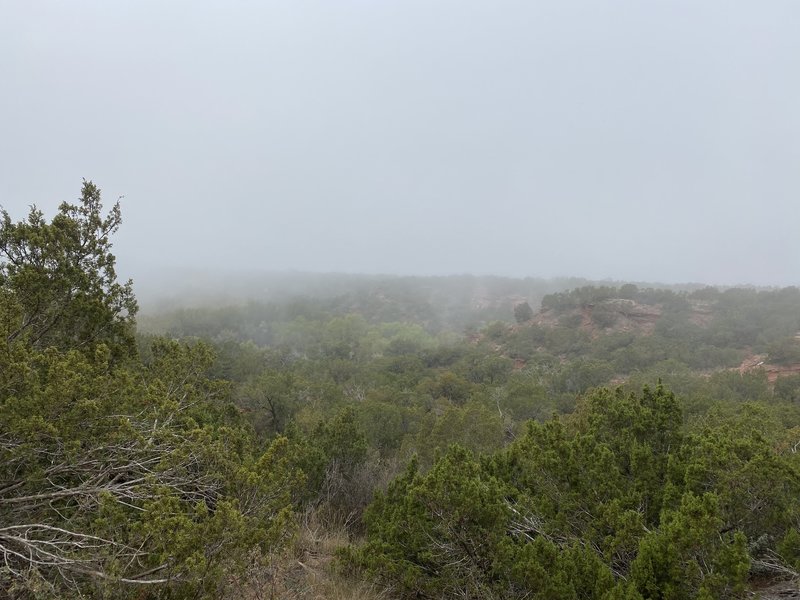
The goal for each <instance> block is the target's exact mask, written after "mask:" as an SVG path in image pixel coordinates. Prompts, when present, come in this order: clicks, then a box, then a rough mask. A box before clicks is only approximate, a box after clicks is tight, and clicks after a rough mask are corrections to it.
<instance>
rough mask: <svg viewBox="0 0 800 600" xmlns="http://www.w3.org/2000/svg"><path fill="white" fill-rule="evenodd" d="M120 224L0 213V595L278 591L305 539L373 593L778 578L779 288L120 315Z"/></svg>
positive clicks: (701, 589) (782, 441) (783, 569)
mask: <svg viewBox="0 0 800 600" xmlns="http://www.w3.org/2000/svg"><path fill="white" fill-rule="evenodd" d="M119 223H120V213H119V208H118V206H114V207H112V209H111V210H110V211H109V212H108V214H106V215H104V214H103V212H102V206H101V203H100V196H99V191H98V190H97V188H96V187H94V186H93V185H92V184H91V183H86V184H85V185H84V188H83V193H82V197H81V199H80V202H79V203H78V204H76V205H70V204H65V205H62V207H61V209H60V211H59V214H58V215H57V216H56V217H55V218H54V219H53V220H52V221H51V222H47V221H45V220H44V217H43V215H42V214H41V213H39V212H38V211H36V210H33V211H32V212H31V214H30V215H29V217H28V219H27V220H26V221H23V222H21V223H14V222H13V221H12V220H11V218H10V216H9V215H7V214H5V213H4V214H3V223H2V233H1V234H0V265H1V266H2V270H1V271H0V327H1V328H2V331H3V343H2V346H1V347H0V554H2V558H3V561H2V562H1V563H0V588H1V589H3V590H4V591H3V592H0V597H3V596H2V594H5V596H6V597H9V598H48V597H64V596H78V595H79V594H82V595H84V596H87V597H114V598H118V597H122V598H124V597H131V598H134V597H135V598H200V597H207V598H218V597H225V596H226V595H229V596H232V597H238V596H241V595H243V594H251V595H254V596H255V597H259V596H258V595H259V594H260V597H270V594H271V595H272V597H277V596H278V595H280V596H283V597H298V598H299V597H303V596H302V594H303V593H304V592H303V589H305V588H304V587H303V586H304V584H303V583H302V577H300V576H299V575H298V574H297V572H296V571H293V570H292V568H290V567H292V566H293V565H296V564H300V565H302V566H303V569H304V570H303V571H302V572H303V573H305V572H307V571H308V570H309V569H310V567H308V564H307V563H308V561H307V560H306V558H305V557H304V556H299V558H298V555H299V554H300V555H302V553H303V552H305V550H303V548H305V547H306V545H307V542H308V539H310V538H309V535H310V533H309V532H312V531H313V532H314V535H313V536H311V537H313V538H314V539H315V540H319V538H320V536H321V535H322V534H320V531H323V532H324V531H327V532H329V533H330V536H331V539H334V538H335V539H336V540H337V541H336V543H335V544H333V543H331V544H329V546H330V547H329V548H328V550H327V552H328V554H331V553H332V551H333V546H337V547H339V558H338V559H337V560H336V561H335V565H336V566H335V568H334V567H332V566H330V567H325V568H324V569H323V570H324V573H325V574H326V575H325V577H328V578H329V580H330V581H329V583H330V582H333V581H336V582H339V583H337V584H336V585H340V584H341V585H342V586H344V588H346V587H347V586H348V585H351V586H354V585H355V584H354V583H352V582H355V581H370V582H372V584H371V585H375V586H378V587H379V588H380V589H385V590H386V591H385V592H384V595H386V594H388V596H389V597H409V598H412V597H413V598H441V597H472V598H598V599H600V598H605V599H607V600H611V599H615V598H619V599H623V598H625V599H629V600H633V599H636V598H642V599H645V598H654V599H665V600H667V599H669V600H678V599H682V598H736V597H740V596H742V594H743V593H744V591H745V590H746V589H747V587H748V586H749V585H751V583H752V582H753V581H756V580H761V579H764V580H771V579H776V578H780V577H791V576H797V572H798V570H800V512H798V511H800V501H799V500H798V498H800V494H799V492H800V489H798V486H800V472H799V471H798V470H799V469H800V462H798V461H799V459H798V450H799V449H800V447H799V446H798V444H800V404H798V402H799V399H800V375H798V374H794V375H793V374H791V373H792V369H793V368H794V366H795V365H797V363H798V362H800V359H799V358H798V356H799V355H800V341H799V340H798V339H797V333H798V331H800V292H799V291H798V290H797V289H796V288H787V289H783V290H750V289H731V290H724V291H723V290H717V289H714V288H698V287H695V288H692V289H686V290H679V289H672V290H664V289H651V288H640V287H637V286H634V285H630V284H626V285H622V286H621V287H613V286H608V285H606V286H595V287H591V286H582V287H575V288H574V289H572V291H558V285H556V284H553V283H552V282H551V283H544V282H537V281H535V280H530V281H526V282H525V283H524V284H520V283H516V284H514V283H513V281H510V280H503V279H499V278H498V279H495V280H481V281H480V284H479V287H480V294H481V298H482V300H481V302H480V303H478V304H475V303H474V295H475V293H476V292H475V288H476V283H475V281H474V280H471V279H469V278H455V279H452V278H451V279H448V278H441V279H432V280H425V279H420V278H408V279H400V278H393V279H388V280H386V281H382V282H377V283H376V281H374V280H367V281H366V283H365V282H364V281H361V282H360V283H359V287H357V288H356V289H353V290H348V289H346V287H347V286H343V284H341V282H340V283H339V284H337V285H339V286H340V287H342V286H343V287H342V289H341V293H336V294H331V293H328V294H320V295H317V296H307V295H306V296H293V297H286V298H280V299H272V300H270V301H269V302H265V303H258V302H250V303H248V304H244V305H241V306H230V307H216V308H208V307H195V308H192V309H188V308H184V309H177V310H174V311H169V312H163V313H159V314H153V315H150V316H149V317H148V318H147V319H146V324H147V327H146V328H145V330H146V333H145V332H141V331H140V332H137V331H136V329H135V318H136V314H137V305H136V301H135V299H134V296H133V293H132V288H131V286H130V284H120V283H118V282H117V281H116V275H115V273H114V258H113V256H112V255H111V254H110V243H109V239H110V235H111V234H113V232H114V231H115V230H116V228H117V227H118V226H119ZM334 287H336V286H335V285H334ZM554 288H556V289H554ZM337 289H338V288H337ZM561 289H562V290H563V288H561ZM550 292H555V293H550ZM459 294H461V296H459ZM540 298H541V305H542V309H543V310H542V311H541V312H540V313H538V314H533V311H531V310H528V309H526V308H525V306H524V304H523V303H524V302H529V303H535V304H538V302H537V301H538V300H539V299H540ZM528 308H529V307H528ZM163 335H166V337H162V336H163ZM753 356H755V357H761V358H762V360H760V361H757V362H764V363H767V364H768V365H774V366H776V368H778V367H780V368H782V369H784V370H785V373H784V372H782V376H781V377H778V378H777V380H775V378H774V377H771V378H770V377H769V376H768V373H767V372H766V371H765V370H764V368H763V366H762V365H758V364H755V365H754V368H752V369H748V370H742V372H740V371H739V370H737V369H734V368H733V367H736V366H738V365H739V364H740V363H742V361H743V360H744V359H746V358H748V357H753ZM303 561H305V562H303ZM348 582H349V583H348ZM331 585H333V584H331ZM344 588H342V589H344ZM309 589H310V588H309ZM326 589H327V590H328V591H326V592H325V593H326V594H333V592H331V591H330V589H328V588H326ZM359 589H362V590H364V589H373V590H374V589H375V588H364V587H362V588H359ZM337 593H338V594H339V595H341V596H342V597H346V595H345V594H344V592H341V589H340V591H339V592H337ZM365 593H366V592H365ZM371 593H372V592H371ZM362 597H364V596H362Z"/></svg>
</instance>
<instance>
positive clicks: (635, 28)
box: [0, 0, 800, 285]
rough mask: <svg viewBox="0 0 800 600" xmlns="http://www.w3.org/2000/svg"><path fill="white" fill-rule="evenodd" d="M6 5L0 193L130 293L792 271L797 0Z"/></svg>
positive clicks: (0, 40)
mask: <svg viewBox="0 0 800 600" xmlns="http://www.w3.org/2000/svg"><path fill="white" fill-rule="evenodd" d="M0 5H2V19H0V85H2V94H0V204H1V205H2V206H3V207H4V208H5V209H7V210H8V211H9V212H11V213H12V215H13V216H15V217H16V218H21V217H22V215H23V214H24V212H25V211H26V210H27V206H28V205H30V204H33V203H35V204H37V205H39V206H40V207H42V208H43V209H45V210H46V211H48V212H50V213H52V211H54V210H55V207H56V206H57V204H58V203H59V202H60V201H63V200H74V199H76V198H77V196H78V193H79V190H80V185H81V178H87V179H91V180H93V181H94V182H95V183H97V184H98V185H99V186H100V187H101V188H102V189H103V192H104V198H105V199H106V200H107V201H108V202H109V203H110V202H113V201H114V200H115V199H116V198H117V197H118V196H123V195H124V198H123V199H122V206H123V221H124V222H123V226H122V228H121V230H120V231H119V233H118V235H117V238H116V241H115V247H114V248H115V252H116V254H117V256H118V263H119V271H120V273H121V274H122V275H123V276H125V277H133V278H134V280H135V281H139V282H144V283H146V282H147V281H148V280H150V281H152V280H153V277H154V276H155V274H156V273H157V272H174V270H175V269H190V270H192V272H194V273H196V272H205V273H220V272H225V271H237V272H243V273H244V272H247V273H252V272H254V271H258V270H265V271H313V272H348V273H389V274H419V275H427V274H454V273H474V274H497V275H507V276H543V277H553V276H576V277H587V278H593V279H605V278H611V279H615V280H637V281H664V282H688V281H699V282H706V283H715V284H736V283H752V284H758V285H788V284H798V283H800V235H798V225H799V224H800V108H799V107H800V35H798V31H799V30H800V29H799V28H800V3H798V2H797V1H796V0H786V1H778V0H776V1H766V2H752V1H747V2H745V1H732V0H724V1H722V0H720V1H703V2H697V1H696V0H692V1H688V0H687V1H679V0H671V1H660V0H655V1H643V0H638V1H632V0H630V1H626V0H606V1H604V2H599V1H592V0H581V1H570V0H553V1H547V2H545V1H532V0H528V1H519V2H513V1H506V0H492V1H488V0H487V1H484V2H472V1H464V0H460V1H442V0H437V1H431V0H427V1H422V0H419V1H414V0H402V1H399V0H398V1H393V0H380V1H371V2H370V1H367V0H360V1H359V0H336V1H334V0H323V1H318V2H312V1H304V0H291V1H289V0H287V1H284V2H216V3H212V2H205V1H197V0H195V1H192V2H176V1H170V2H156V1H144V0H136V1H128V2H125V1H121V0H119V1H113V2H109V1H108V0H104V1H97V2H87V1H71V2H63V1H58V2H56V1H53V2H39V1H34V0H32V1H29V2H22V1H17V2H14V1H11V0H0ZM165 285H168V283H167V284H165Z"/></svg>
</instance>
